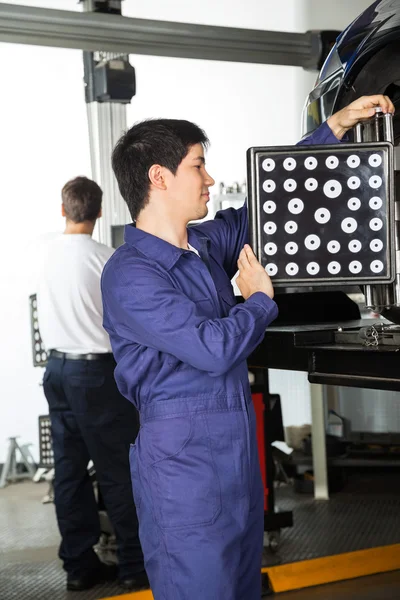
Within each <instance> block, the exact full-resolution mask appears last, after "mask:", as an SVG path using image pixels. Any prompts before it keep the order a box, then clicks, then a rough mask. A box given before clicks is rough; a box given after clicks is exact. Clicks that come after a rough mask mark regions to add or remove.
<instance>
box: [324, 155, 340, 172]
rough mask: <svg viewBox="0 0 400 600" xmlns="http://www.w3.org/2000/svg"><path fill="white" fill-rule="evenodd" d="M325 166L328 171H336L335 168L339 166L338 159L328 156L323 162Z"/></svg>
mask: <svg viewBox="0 0 400 600" xmlns="http://www.w3.org/2000/svg"><path fill="white" fill-rule="evenodd" d="M325 164H326V166H327V167H328V169H336V167H337V166H338V164H339V159H338V158H337V157H336V156H328V158H327V159H326V161H325Z"/></svg>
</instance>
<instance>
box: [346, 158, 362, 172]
mask: <svg viewBox="0 0 400 600" xmlns="http://www.w3.org/2000/svg"><path fill="white" fill-rule="evenodd" d="M346 162H347V165H348V166H349V167H350V168H352V169H356V168H357V167H359V166H360V162H361V161H360V157H359V156H357V154H351V155H350V156H349V158H348V159H347V160H346Z"/></svg>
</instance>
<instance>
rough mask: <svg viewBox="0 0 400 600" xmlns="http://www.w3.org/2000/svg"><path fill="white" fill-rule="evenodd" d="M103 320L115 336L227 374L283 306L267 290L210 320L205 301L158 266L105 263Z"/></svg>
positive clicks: (215, 372) (210, 370)
mask: <svg viewBox="0 0 400 600" xmlns="http://www.w3.org/2000/svg"><path fill="white" fill-rule="evenodd" d="M102 293H103V305H104V317H105V320H104V325H105V327H106V329H107V330H108V331H109V333H110V335H111V334H112V332H111V331H110V329H112V330H113V332H114V333H115V334H117V335H118V336H119V337H121V338H124V339H126V340H127V341H130V342H135V343H137V344H143V345H145V346H147V347H151V348H153V349H155V350H158V351H160V352H166V353H168V354H172V355H173V356H175V357H176V358H178V359H179V360H180V361H182V362H185V363H188V364H190V365H192V366H193V367H195V368H197V369H199V370H202V371H207V372H208V373H210V374H211V375H215V376H216V375H222V374H223V373H225V372H226V371H228V370H229V369H231V368H232V367H233V366H235V365H236V364H238V363H239V362H241V361H242V360H244V359H246V358H247V357H248V356H249V355H250V354H251V352H252V351H253V350H254V349H255V348H256V347H257V346H258V344H260V342H261V341H262V340H263V338H264V335H265V328H266V327H267V326H268V325H269V323H271V321H273V320H274V319H275V318H276V316H277V314H278V309H277V306H276V304H275V302H274V301H273V300H271V298H269V297H268V296H267V295H266V294H264V293H263V292H256V293H255V294H253V295H252V296H251V297H250V298H249V299H248V300H247V301H246V302H244V303H243V304H240V305H237V306H235V307H233V308H232V309H231V311H230V313H229V315H228V316H227V317H225V318H216V319H207V318H206V317H204V315H202V314H201V303H202V302H209V301H210V300H207V299H202V300H198V301H197V302H196V301H192V300H191V299H190V298H189V297H188V296H186V295H185V294H184V293H183V292H182V291H181V290H179V289H176V288H175V287H174V286H173V285H172V284H171V283H170V281H169V280H168V277H167V276H164V275H163V274H161V273H160V272H159V271H157V269H156V268H154V267H152V266H150V265H146V264H144V265H143V264H139V265H136V266H135V268H134V269H130V270H128V269H126V265H124V271H122V269H120V268H119V267H118V266H113V267H112V268H108V269H107V268H106V270H105V272H104V273H103V278H102Z"/></svg>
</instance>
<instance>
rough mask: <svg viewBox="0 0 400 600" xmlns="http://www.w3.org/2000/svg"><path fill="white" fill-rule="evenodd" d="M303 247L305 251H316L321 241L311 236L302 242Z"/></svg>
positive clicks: (315, 236)
mask: <svg viewBox="0 0 400 600" xmlns="http://www.w3.org/2000/svg"><path fill="white" fill-rule="evenodd" d="M304 245H305V247H306V248H307V250H317V249H318V248H319V247H320V245H321V240H320V239H319V237H318V236H317V235H314V234H311V235H308V236H307V237H306V239H305V240H304Z"/></svg>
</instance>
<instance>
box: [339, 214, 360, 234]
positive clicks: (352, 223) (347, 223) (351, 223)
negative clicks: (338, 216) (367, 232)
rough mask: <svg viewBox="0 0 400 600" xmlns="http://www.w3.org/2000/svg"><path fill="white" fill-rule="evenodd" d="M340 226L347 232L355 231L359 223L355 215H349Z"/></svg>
mask: <svg viewBox="0 0 400 600" xmlns="http://www.w3.org/2000/svg"><path fill="white" fill-rule="evenodd" d="M340 226H341V228H342V231H344V232H345V233H353V232H354V231H355V230H356V229H357V227H358V223H357V221H356V220H355V219H353V217H347V219H343V221H342V222H341V224H340Z"/></svg>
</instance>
